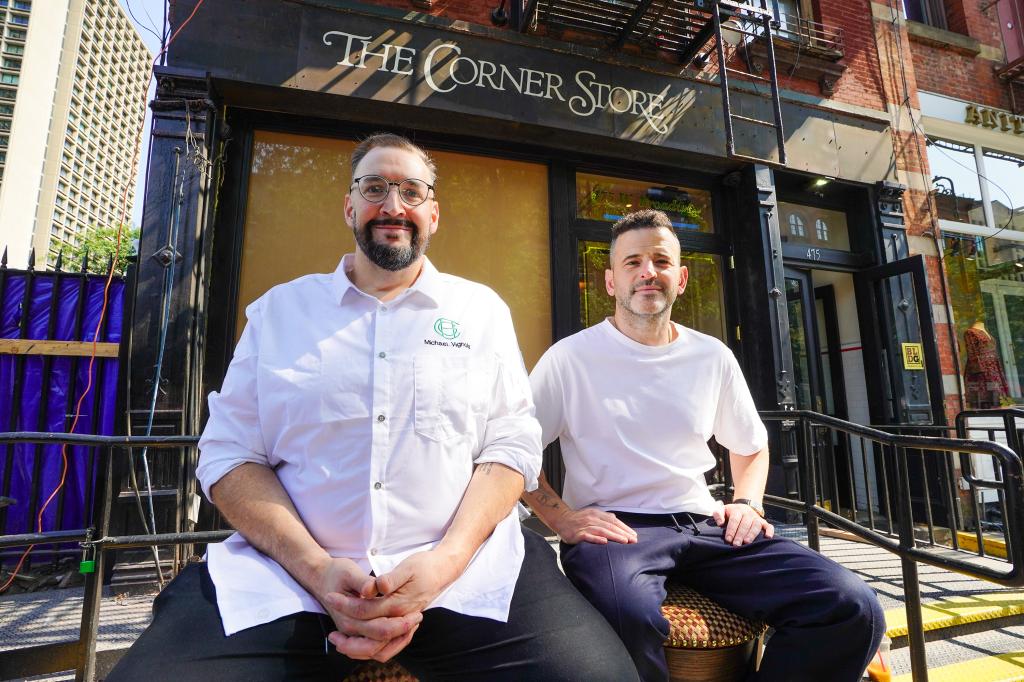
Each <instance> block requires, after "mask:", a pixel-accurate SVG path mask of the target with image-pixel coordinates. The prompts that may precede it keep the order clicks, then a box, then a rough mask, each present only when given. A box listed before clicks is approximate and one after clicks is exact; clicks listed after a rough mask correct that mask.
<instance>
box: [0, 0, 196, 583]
mask: <svg viewBox="0 0 1024 682" xmlns="http://www.w3.org/2000/svg"><path fill="white" fill-rule="evenodd" d="M203 2H205V0H199V2H197V3H196V6H195V8H194V9H193V10H192V14H190V15H189V16H188V19H186V20H185V21H184V22H182V24H181V26H179V27H178V30H177V31H175V32H174V34H173V35H171V37H170V39H169V40H168V41H167V45H166V46H164V47H163V49H161V50H160V53H159V54H158V55H157V56H156V58H154V59H153V67H156V63H157V62H158V61H159V60H160V58H161V57H162V56H163V55H164V53H165V52H167V48H169V47H170V46H171V43H173V42H174V39H175V38H177V37H178V34H179V33H181V30H182V29H183V28H185V27H186V26H188V23H189V22H190V21H192V17H194V16H195V15H196V12H198V11H199V8H200V7H202V5H203ZM186 106H188V104H186ZM143 123H145V114H143ZM143 127H144V125H141V126H139V133H138V135H136V137H135V149H134V151H133V152H132V177H135V176H136V174H137V173H138V167H139V166H138V164H139V150H140V148H141V147H142V129H143ZM128 186H129V185H128V183H125V186H124V191H123V192H122V194H121V220H120V221H118V225H117V238H116V240H115V243H114V258H113V259H112V260H111V263H110V270H109V271H108V272H107V281H106V283H105V284H104V285H103V305H102V307H101V308H100V316H99V319H98V320H97V321H96V329H95V331H94V332H93V335H92V350H91V352H90V355H89V369H88V371H87V375H88V381H87V382H86V385H85V390H84V391H82V395H80V396H79V398H78V402H77V403H76V404H75V414H74V418H73V419H72V420H71V428H70V429H68V433H74V432H75V427H76V426H78V420H79V419H80V418H81V416H82V403H83V402H85V398H86V396H88V395H89V392H90V391H91V390H92V379H93V367H94V365H95V364H96V351H97V343H98V342H99V336H100V330H101V329H102V328H103V322H104V320H105V318H106V316H107V305H108V304H109V303H110V285H111V283H113V281H114V270H115V269H116V268H117V260H118V258H120V257H121V237H122V235H123V234H124V223H125V220H126V219H127V217H128ZM82 295H83V296H84V295H85V291H84V290H83V292H82ZM60 456H61V472H60V482H59V483H58V484H57V487H56V488H54V489H53V492H52V493H50V496H49V497H48V498H46V502H44V503H43V506H42V507H40V508H39V514H38V515H37V516H36V532H37V533H42V532H43V514H44V513H45V512H46V508H47V507H49V505H50V502H52V501H53V498H55V497H56V496H57V494H58V493H59V492H60V491H61V490H62V489H63V488H64V483H65V482H66V479H67V474H68V446H67V443H64V444H63V445H61V448H60ZM153 530H154V531H155V530H156V529H155V528H154V529H153ZM33 549H35V545H29V546H28V547H27V548H25V551H24V552H22V554H21V558H20V559H19V560H18V564H17V565H16V566H15V567H14V571H13V572H12V573H11V577H10V578H8V579H7V582H5V583H4V584H3V585H0V594H3V593H4V592H6V591H7V589H8V588H9V587H10V586H11V583H13V582H14V578H15V577H17V575H18V571H20V570H21V567H22V565H23V564H24V563H25V559H27V558H28V555H29V554H30V553H31V552H32V550H33Z"/></svg>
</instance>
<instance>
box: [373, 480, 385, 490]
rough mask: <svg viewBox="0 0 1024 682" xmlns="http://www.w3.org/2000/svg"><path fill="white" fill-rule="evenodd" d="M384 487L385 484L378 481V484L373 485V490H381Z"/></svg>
mask: <svg viewBox="0 0 1024 682" xmlns="http://www.w3.org/2000/svg"><path fill="white" fill-rule="evenodd" d="M383 487H384V484H383V483H381V482H380V481H377V482H376V483H374V484H373V489H374V490H380V489H381V488H383Z"/></svg>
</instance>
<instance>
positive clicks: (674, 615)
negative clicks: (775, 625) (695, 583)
mask: <svg viewBox="0 0 1024 682" xmlns="http://www.w3.org/2000/svg"><path fill="white" fill-rule="evenodd" d="M661 614H662V615H663V616H665V619H666V620H668V622H669V634H668V641H667V642H665V659H666V660H667V661H668V674H669V678H670V679H671V680H686V681H687V682H734V681H738V680H742V679H744V678H745V677H746V676H747V675H748V674H749V673H750V670H751V668H752V666H753V665H754V658H755V653H756V649H757V644H758V641H759V639H760V637H761V635H763V634H764V632H765V630H766V629H767V628H766V627H765V625H764V624H763V623H752V622H750V621H749V620H747V619H746V618H741V617H740V616H737V615H736V614H735V613H733V612H732V611H727V610H726V609H725V608H723V607H722V606H720V605H718V604H717V603H715V602H713V601H712V600H710V599H708V598H707V597H705V596H704V595H702V594H700V593H698V592H695V591H694V590H691V589H690V588H689V587H685V586H683V585H677V584H673V583H669V584H668V597H666V598H665V603H664V604H662V605H661Z"/></svg>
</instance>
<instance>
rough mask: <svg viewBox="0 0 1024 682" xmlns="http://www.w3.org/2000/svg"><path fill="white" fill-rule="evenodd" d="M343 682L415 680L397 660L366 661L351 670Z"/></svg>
mask: <svg viewBox="0 0 1024 682" xmlns="http://www.w3.org/2000/svg"><path fill="white" fill-rule="evenodd" d="M344 682H417V680H416V678H415V677H413V676H412V675H410V674H409V672H408V671H407V670H406V669H405V668H403V667H402V666H400V665H399V664H398V661H388V662H387V663H377V662H376V661H367V662H366V663H363V664H362V665H361V666H359V667H358V668H356V669H355V670H354V671H352V672H351V673H350V674H349V675H348V677H346V678H345V680H344Z"/></svg>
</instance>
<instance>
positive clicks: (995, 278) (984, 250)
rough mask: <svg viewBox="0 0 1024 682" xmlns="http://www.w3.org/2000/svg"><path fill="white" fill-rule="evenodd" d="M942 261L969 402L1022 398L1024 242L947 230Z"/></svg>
mask: <svg viewBox="0 0 1024 682" xmlns="http://www.w3.org/2000/svg"><path fill="white" fill-rule="evenodd" d="M944 263H945V266H946V278H947V279H948V281H949V293H950V299H951V302H952V305H953V315H954V318H955V320H956V329H957V338H958V339H959V342H960V365H961V367H962V368H963V372H964V380H965V390H966V399H967V404H968V407H970V408H975V409H977V408H986V407H998V406H999V405H1000V404H1008V403H1010V402H1011V401H1012V402H1016V403H1021V402H1024V393H1022V385H1024V242H1021V241H1010V240H1005V239H998V238H988V239H985V238H983V237H979V236H967V235H953V234H950V233H946V239H945V257H944Z"/></svg>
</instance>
